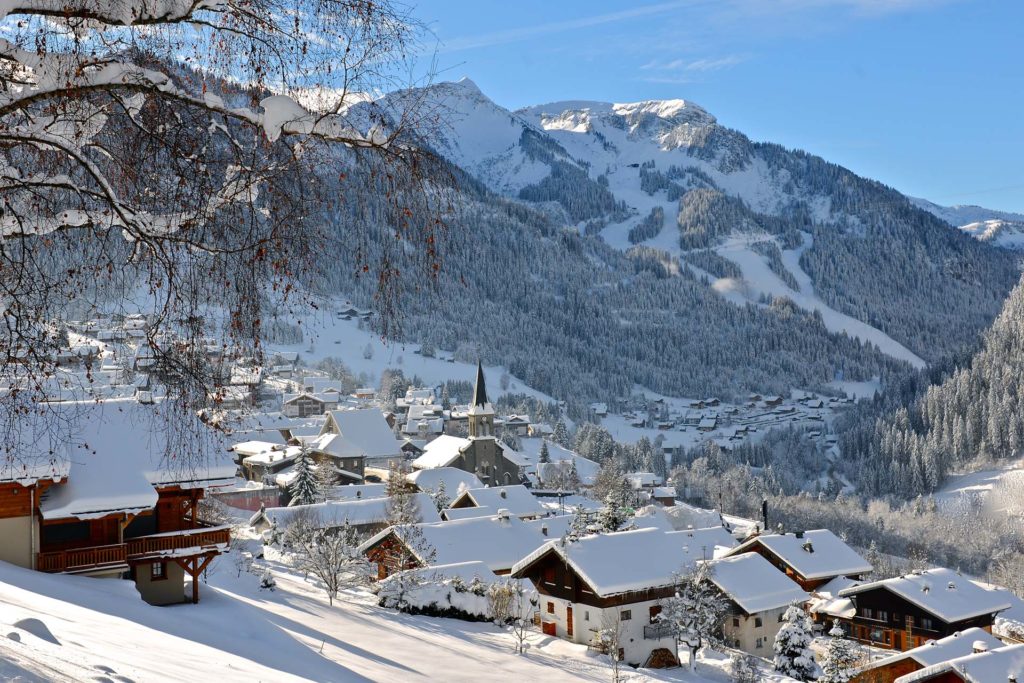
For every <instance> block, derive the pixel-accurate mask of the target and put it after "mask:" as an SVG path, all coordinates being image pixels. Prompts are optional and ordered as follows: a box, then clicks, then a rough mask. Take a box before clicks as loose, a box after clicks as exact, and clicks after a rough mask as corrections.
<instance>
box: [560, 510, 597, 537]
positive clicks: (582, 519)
mask: <svg viewBox="0 0 1024 683" xmlns="http://www.w3.org/2000/svg"><path fill="white" fill-rule="evenodd" d="M590 533H591V532H590V529H589V527H588V524H587V511H586V510H584V509H583V506H582V505H577V506H576V509H575V510H574V511H573V514H572V522H571V523H570V524H569V530H568V531H566V533H565V536H563V538H564V539H565V542H566V543H572V542H574V541H578V540H580V539H581V538H583V537H584V536H589V535H590Z"/></svg>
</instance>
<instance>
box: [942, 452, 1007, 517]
mask: <svg viewBox="0 0 1024 683" xmlns="http://www.w3.org/2000/svg"><path fill="white" fill-rule="evenodd" d="M935 500H936V502H937V503H938V505H939V508H940V509H942V510H946V511H948V512H950V513H955V512H957V511H958V510H960V509H962V506H964V505H969V506H971V507H975V506H978V505H982V506H984V507H985V509H986V511H987V512H989V513H990V514H992V515H1003V516H1005V515H1018V516H1022V517H1024V460H1019V461H1017V462H1015V463H1012V464H1008V465H1005V466H1003V467H998V468H993V469H986V470H978V471H977V472H969V473H966V474H959V475H954V476H951V477H950V478H949V480H948V481H947V482H946V484H945V486H943V487H942V488H941V489H940V490H939V491H938V492H937V493H936V494H935Z"/></svg>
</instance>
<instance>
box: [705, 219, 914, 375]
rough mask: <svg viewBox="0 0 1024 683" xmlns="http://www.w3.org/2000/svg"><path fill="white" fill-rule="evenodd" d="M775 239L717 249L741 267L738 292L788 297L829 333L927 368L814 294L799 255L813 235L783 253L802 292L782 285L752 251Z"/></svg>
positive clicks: (754, 238) (742, 239)
mask: <svg viewBox="0 0 1024 683" xmlns="http://www.w3.org/2000/svg"><path fill="white" fill-rule="evenodd" d="M772 239H773V238H771V237H770V236H768V235H744V236H737V237H732V238H730V239H728V240H727V241H726V242H725V243H723V244H722V245H721V246H719V247H717V248H716V251H717V252H718V253H719V254H720V255H722V256H724V257H725V258H727V259H729V260H730V261H732V262H733V263H735V264H736V265H737V266H739V267H740V270H741V271H742V272H743V282H744V284H745V287H743V288H742V289H741V290H739V291H742V292H744V293H745V294H746V296H747V297H748V298H749V299H750V300H751V301H754V302H756V301H757V299H758V297H759V296H760V295H761V294H767V295H768V296H782V297H787V298H789V299H790V300H791V301H793V303H795V304H796V305H797V306H799V307H800V308H802V309H804V310H806V311H818V312H819V313H821V319H822V322H823V323H824V325H825V328H826V329H828V330H829V331H830V332H836V333H839V332H845V333H846V334H848V335H849V336H851V337H854V338H856V339H859V340H860V341H862V342H864V343H868V344H874V345H875V346H877V347H878V348H879V349H880V350H881V351H882V352H883V353H885V354H887V355H889V356H892V357H893V358H896V359H897V360H902V361H906V362H908V363H910V364H911V365H912V366H914V367H915V368H918V369H920V368H923V367H925V366H926V365H927V364H926V363H925V361H924V360H923V359H922V358H921V357H920V356H918V355H917V354H915V353H914V352H913V351H911V350H910V349H908V348H907V347H905V346H904V345H903V344H900V343H899V342H898V341H896V340H895V339H893V338H892V337H890V336H889V335H887V334H886V333H885V332H883V331H881V330H879V329H878V328H876V327H872V326H871V325H868V324H867V323H865V322H862V321H860V320H857V319H856V318H853V317H851V316H848V315H846V314H845V313H840V312H839V311H837V310H835V309H834V308H832V307H830V306H829V305H828V304H826V303H825V302H824V301H822V300H821V299H820V298H819V297H818V295H817V294H815V292H814V286H813V285H812V284H811V278H810V276H809V275H807V273H805V272H804V270H803V269H802V268H801V267H800V254H802V253H803V252H804V250H806V249H808V248H809V247H810V246H811V244H812V237H811V235H809V234H807V233H804V243H803V244H802V245H801V246H799V247H797V248H796V249H789V250H783V251H782V263H783V265H784V266H785V267H786V270H788V271H789V272H790V273H791V274H792V275H793V277H794V278H795V279H796V282H797V284H798V285H799V287H800V290H799V291H794V290H793V289H792V288H790V287H789V286H788V285H787V284H786V283H785V282H783V281H782V280H781V279H780V278H779V276H778V275H776V274H775V273H774V272H772V270H771V268H770V267H769V266H768V263H767V261H766V260H765V258H764V257H763V256H761V254H758V253H757V252H756V251H754V250H753V249H751V248H750V246H751V244H752V243H754V242H759V241H765V240H772ZM730 291H735V288H734V287H731V288H730Z"/></svg>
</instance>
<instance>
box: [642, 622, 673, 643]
mask: <svg viewBox="0 0 1024 683" xmlns="http://www.w3.org/2000/svg"><path fill="white" fill-rule="evenodd" d="M671 636H672V624H661V623H658V624H650V625H649V626H644V638H645V639H646V640H661V639H662V638H669V637H671Z"/></svg>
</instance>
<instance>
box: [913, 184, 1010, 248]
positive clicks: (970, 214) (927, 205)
mask: <svg viewBox="0 0 1024 683" xmlns="http://www.w3.org/2000/svg"><path fill="white" fill-rule="evenodd" d="M909 199H910V202H911V203H912V204H914V205H915V206H917V207H919V208H922V209H924V210H925V211H927V212H929V213H931V214H933V215H935V216H938V217H939V218H941V219H942V220H944V221H946V222H947V223H949V224H950V225H952V226H954V227H956V228H960V230H962V231H963V232H965V233H967V234H968V235H970V236H971V237H974V238H975V239H978V240H980V241H982V242H988V243H989V244H992V245H993V246H997V247H1002V248H1003V249H1012V250H1014V251H1024V214H1019V213H1010V212H1008V211H996V210H994V209H986V208H984V207H981V206H975V205H970V204H957V205H954V206H940V205H939V204H935V203H933V202H930V201H928V200H927V199H919V198H916V197H909Z"/></svg>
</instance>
